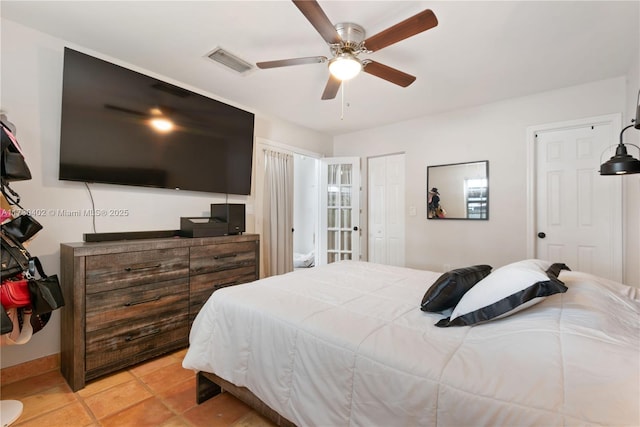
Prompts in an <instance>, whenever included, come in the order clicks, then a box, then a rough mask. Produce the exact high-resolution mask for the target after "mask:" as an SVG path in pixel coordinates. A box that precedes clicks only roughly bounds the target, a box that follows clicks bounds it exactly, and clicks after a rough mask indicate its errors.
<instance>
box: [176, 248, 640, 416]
mask: <svg viewBox="0 0 640 427" xmlns="http://www.w3.org/2000/svg"><path fill="white" fill-rule="evenodd" d="M439 275H440V273H433V272H428V271H420V270H412V269H404V268H398V267H391V266H382V265H376V264H370V263H365V262H356V261H343V262H339V263H335V264H331V265H328V266H322V267H316V268H313V269H309V270H300V271H296V272H293V273H289V274H286V275H282V276H277V277H271V278H268V279H264V280H261V281H258V282H254V283H250V284H245V285H240V286H235V287H228V288H225V289H221V290H219V291H217V292H215V293H214V294H213V296H212V297H211V298H210V299H209V301H208V302H207V304H206V305H205V306H204V308H203V309H202V310H201V312H200V313H199V314H198V317H197V318H196V320H195V322H194V324H193V328H192V331H191V336H190V342H191V346H190V348H189V350H188V352H187V355H186V357H185V359H184V362H183V366H184V367H185V368H188V369H194V370H201V371H207V372H213V373H215V374H217V375H218V376H220V377H222V378H224V379H226V380H228V381H230V382H232V383H234V384H236V385H238V386H244V387H247V388H248V389H250V390H251V391H252V392H253V393H254V394H255V395H257V396H258V397H259V398H260V399H262V400H263V401H264V402H265V403H267V404H268V405H269V406H270V407H271V408H273V409H275V410H276V411H278V412H279V413H280V414H281V415H282V416H284V417H285V418H287V419H289V420H290V421H292V422H294V423H296V424H297V425H300V426H345V425H353V426H367V427H368V426H481V425H484V426H524V425H528V426H558V425H578V426H585V425H606V426H639V425H640V407H639V405H640V403H639V402H640V326H639V324H640V298H639V295H638V293H637V291H638V290H637V289H636V288H630V287H627V286H624V285H621V284H618V283H614V282H611V281H607V280H604V279H599V278H596V277H594V276H591V275H587V274H584V273H578V272H562V274H561V276H560V279H561V280H562V281H564V283H565V285H567V286H568V288H569V290H568V291H567V292H566V293H565V294H557V295H554V296H552V297H549V298H548V299H547V300H545V301H543V302H542V303H540V304H538V305H536V306H534V307H531V308H529V309H527V310H524V311H522V312H519V313H517V314H514V315H513V316H511V317H508V318H505V319H501V320H496V321H493V322H489V323H486V324H483V325H478V326H473V327H450V328H437V327H435V326H433V325H434V323H436V321H438V320H439V319H440V318H441V317H442V316H439V315H437V314H431V313H424V312H422V311H421V310H420V309H419V306H420V301H421V299H422V296H423V294H424V293H425V291H426V290H427V288H428V287H429V286H430V285H431V283H433V281H434V280H435V279H437V278H438V277H439Z"/></svg>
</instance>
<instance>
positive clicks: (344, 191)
mask: <svg viewBox="0 0 640 427" xmlns="http://www.w3.org/2000/svg"><path fill="white" fill-rule="evenodd" d="M322 165H323V166H322V168H323V171H322V172H323V173H322V174H321V179H322V184H323V185H322V187H323V188H322V194H323V200H322V203H321V206H322V207H321V209H323V210H324V214H323V216H324V218H323V221H321V222H323V224H321V226H322V229H323V230H324V232H323V231H321V236H322V235H323V234H324V239H323V242H322V243H323V244H322V245H321V253H320V260H319V261H320V262H321V263H327V264H328V263H332V262H336V261H340V260H350V259H359V258H360V250H359V242H360V230H359V228H358V218H359V215H360V207H359V193H360V159H359V158H341V159H322Z"/></svg>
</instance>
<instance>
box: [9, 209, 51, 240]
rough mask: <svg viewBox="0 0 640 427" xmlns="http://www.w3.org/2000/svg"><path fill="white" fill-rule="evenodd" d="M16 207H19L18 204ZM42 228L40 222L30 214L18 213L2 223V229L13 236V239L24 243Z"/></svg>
mask: <svg viewBox="0 0 640 427" xmlns="http://www.w3.org/2000/svg"><path fill="white" fill-rule="evenodd" d="M18 207H20V206H19V205H18ZM40 230H42V224H40V223H39V222H38V221H36V220H35V218H34V217H32V216H31V215H26V214H25V215H20V216H19V217H16V218H13V219H12V220H11V221H7V222H6V223H4V224H2V231H4V232H5V234H8V235H10V236H11V237H13V239H14V240H16V241H18V242H20V243H24V242H26V241H27V240H29V239H31V238H32V237H33V236H35V235H36V233H37V232H38V231H40Z"/></svg>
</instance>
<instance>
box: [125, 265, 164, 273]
mask: <svg viewBox="0 0 640 427" xmlns="http://www.w3.org/2000/svg"><path fill="white" fill-rule="evenodd" d="M160 265H161V264H153V265H143V266H140V267H126V268H125V269H124V271H140V270H149V269H151V268H158V267H160Z"/></svg>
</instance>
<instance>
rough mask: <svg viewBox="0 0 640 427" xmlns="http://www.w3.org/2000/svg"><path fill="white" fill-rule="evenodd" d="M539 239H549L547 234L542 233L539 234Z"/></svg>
mask: <svg viewBox="0 0 640 427" xmlns="http://www.w3.org/2000/svg"><path fill="white" fill-rule="evenodd" d="M538 237H539V238H541V239H544V238H545V237H547V235H546V234H544V233H543V232H542V231H541V232H539V233H538Z"/></svg>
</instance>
